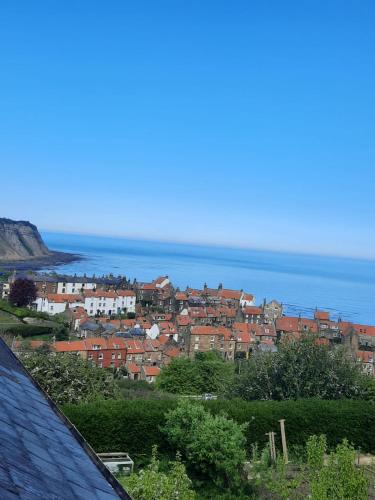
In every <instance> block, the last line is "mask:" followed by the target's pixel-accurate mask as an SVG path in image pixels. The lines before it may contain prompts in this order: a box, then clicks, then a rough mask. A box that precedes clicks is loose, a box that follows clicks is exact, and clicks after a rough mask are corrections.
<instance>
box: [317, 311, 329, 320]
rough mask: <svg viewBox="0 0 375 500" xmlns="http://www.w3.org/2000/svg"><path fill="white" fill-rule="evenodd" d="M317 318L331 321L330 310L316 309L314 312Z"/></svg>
mask: <svg viewBox="0 0 375 500" xmlns="http://www.w3.org/2000/svg"><path fill="white" fill-rule="evenodd" d="M314 318H315V319H320V320H323V321H329V312H326V311H315V313H314Z"/></svg>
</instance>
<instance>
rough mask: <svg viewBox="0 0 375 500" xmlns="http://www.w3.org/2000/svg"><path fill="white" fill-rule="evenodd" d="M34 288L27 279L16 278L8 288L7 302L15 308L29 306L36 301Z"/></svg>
mask: <svg viewBox="0 0 375 500" xmlns="http://www.w3.org/2000/svg"><path fill="white" fill-rule="evenodd" d="M36 292H37V290H36V286H35V284H34V282H33V281H31V280H28V279H27V278H17V279H16V280H15V281H14V282H13V283H12V285H11V287H10V292H9V302H10V303H11V304H12V305H14V306H17V307H25V306H28V305H30V304H31V303H32V302H34V300H35V299H36Z"/></svg>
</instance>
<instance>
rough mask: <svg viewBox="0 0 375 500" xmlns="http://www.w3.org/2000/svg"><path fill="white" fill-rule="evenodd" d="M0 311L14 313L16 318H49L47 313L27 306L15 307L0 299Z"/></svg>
mask: <svg viewBox="0 0 375 500" xmlns="http://www.w3.org/2000/svg"><path fill="white" fill-rule="evenodd" d="M0 311H5V312H8V313H10V314H14V316H17V318H20V319H22V318H40V319H51V318H50V316H49V315H48V314H47V313H42V312H37V311H34V310H33V309H28V308H27V307H15V306H13V305H12V304H10V303H9V302H8V301H6V300H0Z"/></svg>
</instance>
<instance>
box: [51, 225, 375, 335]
mask: <svg viewBox="0 0 375 500" xmlns="http://www.w3.org/2000/svg"><path fill="white" fill-rule="evenodd" d="M42 236H43V239H44V240H45V242H46V244H47V245H48V247H49V248H51V249H53V250H58V251H62V252H70V253H75V254H79V255H81V256H82V257H83V259H82V260H80V261H76V262H71V263H69V264H63V265H61V266H59V267H58V268H46V269H45V270H46V271H50V270H54V271H57V272H59V273H67V274H74V273H76V274H77V275H83V274H86V275H93V274H95V275H96V276H102V275H107V274H111V273H112V274H114V275H119V274H121V275H125V276H126V277H127V278H130V279H131V280H133V279H134V278H136V279H137V281H150V280H152V279H154V278H156V277H157V276H160V275H167V276H169V278H170V280H171V281H172V282H173V284H174V285H175V286H178V287H180V289H185V287H186V286H189V287H193V288H201V287H203V285H204V284H205V283H207V285H208V286H209V287H217V286H218V285H219V284H220V283H221V284H222V285H223V286H224V287H225V288H233V289H243V290H245V291H246V292H249V293H251V294H253V295H254V296H255V298H256V302H257V304H260V303H262V302H263V300H264V299H266V300H267V301H269V300H272V299H276V300H278V301H280V302H282V303H283V305H284V311H285V313H286V314H288V315H299V314H301V315H302V316H305V317H311V316H312V315H313V314H314V310H315V309H316V308H318V309H324V310H326V311H329V312H330V313H331V317H332V318H333V319H339V318H341V319H342V320H345V321H352V322H354V323H362V324H367V325H371V324H375V261H374V260H361V259H352V258H342V257H327V256H318V255H301V254H293V253H285V252H272V251H263V250H249V249H238V248H224V247H217V246H203V245H193V244H182V243H166V242H156V241H141V240H133V239H126V238H114V237H104V236H87V235H80V234H66V233H56V232H42Z"/></svg>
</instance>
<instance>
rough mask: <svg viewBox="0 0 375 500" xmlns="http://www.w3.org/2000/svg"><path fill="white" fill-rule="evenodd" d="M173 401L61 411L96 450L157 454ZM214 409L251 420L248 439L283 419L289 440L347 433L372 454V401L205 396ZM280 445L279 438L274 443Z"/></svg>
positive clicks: (163, 446) (333, 439) (260, 439)
mask: <svg viewBox="0 0 375 500" xmlns="http://www.w3.org/2000/svg"><path fill="white" fill-rule="evenodd" d="M176 404H177V403H176V401H174V400H168V401H165V400H132V401H101V402H98V403H90V404H81V405H76V406H75V405H66V406H64V407H63V411H64V413H65V415H66V416H67V417H68V418H69V419H70V420H71V421H72V422H73V424H74V425H75V426H76V427H77V428H78V430H79V431H80V432H81V433H82V434H83V436H84V437H85V438H86V440H87V441H88V442H89V443H90V444H91V446H92V447H93V448H94V449H95V451H97V452H110V451H126V452H128V453H130V455H131V456H134V457H135V458H137V457H142V456H149V455H150V452H151V447H152V445H153V444H156V445H158V447H159V450H160V452H161V453H169V452H171V450H170V449H169V447H168V444H167V443H166V441H165V439H164V436H163V433H162V432H161V431H160V427H162V426H163V423H164V415H165V412H166V411H167V410H168V409H170V408H174V407H175V406H176ZM204 405H205V407H206V408H208V409H209V410H210V411H211V412H212V413H219V412H221V411H224V412H226V413H227V414H228V415H229V416H230V417H231V418H233V419H234V420H236V421H237V422H240V423H242V422H249V427H248V429H247V442H248V449H249V451H250V449H251V444H252V443H258V444H259V445H262V444H264V443H266V440H267V438H266V436H265V433H266V432H268V431H270V430H274V431H275V432H277V433H278V436H277V437H279V423H278V420H279V419H281V418H284V419H285V420H286V423H285V425H286V434H287V441H288V445H289V446H291V445H305V443H306V440H307V438H308V437H309V436H310V435H312V434H322V433H323V434H326V435H327V440H328V444H329V445H330V446H334V445H336V444H337V443H338V442H339V441H341V440H342V439H343V438H345V437H346V438H347V439H348V440H349V441H350V442H351V443H353V444H354V445H355V446H356V447H361V449H362V451H364V452H370V453H375V433H374V431H373V429H374V428H375V404H374V403H372V402H368V401H348V400H343V401H321V400H308V401H303V400H301V401H281V402H279V401H258V402H247V401H242V400H240V401H239V400H232V401H207V402H205V403H204ZM278 444H279V443H278Z"/></svg>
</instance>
